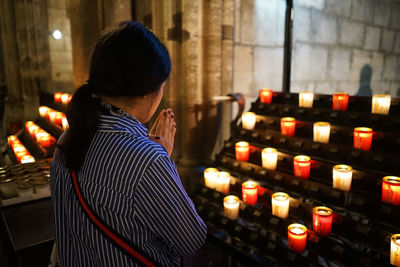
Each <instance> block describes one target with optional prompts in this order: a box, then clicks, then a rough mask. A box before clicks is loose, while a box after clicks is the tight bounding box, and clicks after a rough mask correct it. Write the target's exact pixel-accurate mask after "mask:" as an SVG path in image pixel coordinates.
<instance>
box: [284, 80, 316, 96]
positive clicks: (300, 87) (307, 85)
mask: <svg viewBox="0 0 400 267" xmlns="http://www.w3.org/2000/svg"><path fill="white" fill-rule="evenodd" d="M314 90H315V83H314V82H303V81H295V82H293V81H292V82H291V84H290V92H292V93H298V92H301V91H311V92H314Z"/></svg>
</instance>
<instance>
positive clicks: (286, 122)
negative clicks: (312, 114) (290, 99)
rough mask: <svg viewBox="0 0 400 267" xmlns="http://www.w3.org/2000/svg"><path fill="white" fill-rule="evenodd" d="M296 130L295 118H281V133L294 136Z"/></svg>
mask: <svg viewBox="0 0 400 267" xmlns="http://www.w3.org/2000/svg"><path fill="white" fill-rule="evenodd" d="M295 130H296V119H295V118H292V117H284V118H282V119H281V135H287V136H294V133H295Z"/></svg>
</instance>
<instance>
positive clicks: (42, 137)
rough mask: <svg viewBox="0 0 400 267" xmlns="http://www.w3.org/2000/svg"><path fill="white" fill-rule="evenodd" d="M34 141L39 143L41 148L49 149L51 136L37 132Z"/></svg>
mask: <svg viewBox="0 0 400 267" xmlns="http://www.w3.org/2000/svg"><path fill="white" fill-rule="evenodd" d="M36 140H37V141H38V143H40V145H41V146H42V147H45V148H46V147H49V146H51V136H50V134H48V133H46V132H44V131H43V132H39V133H36Z"/></svg>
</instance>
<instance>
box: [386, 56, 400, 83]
mask: <svg viewBox="0 0 400 267" xmlns="http://www.w3.org/2000/svg"><path fill="white" fill-rule="evenodd" d="M382 77H383V79H387V80H398V79H400V66H399V64H398V57H397V56H393V55H386V56H385V63H384V66H383V75H382Z"/></svg>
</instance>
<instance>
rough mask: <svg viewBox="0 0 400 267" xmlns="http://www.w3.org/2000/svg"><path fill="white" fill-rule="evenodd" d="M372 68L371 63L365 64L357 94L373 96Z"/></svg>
mask: <svg viewBox="0 0 400 267" xmlns="http://www.w3.org/2000/svg"><path fill="white" fill-rule="evenodd" d="M371 77H372V68H371V66H370V65H369V64H365V65H364V66H363V67H362V69H361V73H360V87H359V88H358V92H357V94H356V96H372V90H371Z"/></svg>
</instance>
